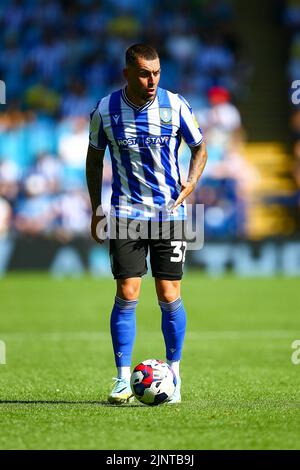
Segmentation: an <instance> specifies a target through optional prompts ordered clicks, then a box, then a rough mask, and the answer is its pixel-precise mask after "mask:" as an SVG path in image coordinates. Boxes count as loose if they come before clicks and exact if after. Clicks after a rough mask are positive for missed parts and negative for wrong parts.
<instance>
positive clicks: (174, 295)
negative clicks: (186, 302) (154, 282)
mask: <svg viewBox="0 0 300 470" xmlns="http://www.w3.org/2000/svg"><path fill="white" fill-rule="evenodd" d="M178 297H179V295H178V292H177V290H175V291H174V290H166V291H162V292H160V293H159V296H158V300H160V301H161V302H174V300H176V299H178Z"/></svg>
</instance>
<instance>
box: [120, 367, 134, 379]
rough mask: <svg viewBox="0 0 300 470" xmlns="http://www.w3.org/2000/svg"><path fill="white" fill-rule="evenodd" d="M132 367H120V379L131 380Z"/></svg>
mask: <svg viewBox="0 0 300 470" xmlns="http://www.w3.org/2000/svg"><path fill="white" fill-rule="evenodd" d="M130 376H131V373H130V366H122V367H118V379H126V380H130Z"/></svg>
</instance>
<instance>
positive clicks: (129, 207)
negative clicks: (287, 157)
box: [86, 44, 207, 404]
mask: <svg viewBox="0 0 300 470" xmlns="http://www.w3.org/2000/svg"><path fill="white" fill-rule="evenodd" d="M124 76H125V79H126V81H127V85H126V86H125V87H124V88H122V89H120V90H118V91H115V92H113V93H111V94H110V95H108V96H106V97H104V98H102V99H101V100H100V101H99V102H98V104H97V106H96V108H95V109H94V110H93V111H92V113H91V121H90V137H89V147H88V152H87V160H86V176H87V184H88V189H89V194H90V199H91V205H92V221H91V233H92V237H93V238H94V239H95V240H96V241H97V242H98V243H102V242H103V237H102V236H101V233H102V232H103V224H102V223H103V222H105V216H103V213H102V212H101V185H102V170H103V158H104V152H105V148H106V146H108V147H109V151H110V156H111V162H112V171H113V181H112V198H111V206H112V209H113V217H112V219H113V220H114V223H115V226H116V233H117V234H119V233H120V227H122V226H123V227H124V224H125V227H127V228H128V227H129V222H130V221H132V220H133V219H134V220H140V221H143V223H145V222H146V224H149V223H151V220H156V222H157V221H158V222H157V223H158V229H157V230H158V232H156V237H152V236H151V233H152V232H151V233H150V234H148V236H147V235H146V238H145V237H143V236H142V234H141V235H140V236H138V237H136V236H131V234H130V231H128V236H126V237H125V238H122V237H118V236H116V237H113V238H112V237H111V238H110V258H111V267H112V272H113V275H114V278H115V279H116V297H115V302H114V306H113V309H112V313H111V320H110V329H111V336H112V344H113V350H114V357H115V364H116V367H117V378H116V379H115V383H114V387H113V390H112V392H111V393H110V395H109V397H108V399H109V401H110V402H111V403H115V404H119V403H126V402H129V401H131V400H132V399H133V395H132V392H131V388H130V366H131V355H132V349H133V345H134V340H135V310H136V306H137V303H138V297H139V292H140V287H141V277H142V276H143V275H144V274H145V273H146V272H147V263H146V257H147V253H148V250H149V251H150V261H151V269H152V275H153V277H154V278H155V287H156V293H157V297H158V303H159V306H160V308H161V313H162V333H163V337H164V341H165V347H166V360H167V362H168V364H169V365H170V366H171V368H172V369H173V371H174V373H175V375H176V377H177V386H176V389H175V392H174V395H173V396H172V397H171V400H170V401H169V403H170V404H173V403H180V401H181V390H180V387H181V380H180V373H179V363H180V359H181V354H182V347H183V342H184V336H185V330H186V313H185V309H184V306H183V302H182V299H181V297H180V283H181V278H182V271H183V263H184V257H185V249H186V241H185V238H184V234H182V235H181V236H180V237H178V233H179V232H176V230H175V229H176V223H177V224H178V223H179V224H181V225H182V224H184V221H185V219H186V209H185V203H184V200H185V199H186V197H187V196H188V195H189V194H190V193H191V192H192V191H193V190H194V189H195V186H196V184H197V181H198V179H199V177H200V176H201V174H202V172H203V169H204V166H205V163H206V160H207V154H206V149H205V143H204V141H203V136H202V133H201V130H200V129H199V126H198V124H197V121H196V119H195V118H194V115H193V112H192V109H191V108H190V106H189V104H188V103H187V101H186V100H185V99H184V98H182V97H181V96H180V95H177V94H174V93H171V92H169V91H167V90H164V89H162V88H159V87H158V83H159V79H160V61H159V56H158V54H157V51H156V50H155V49H154V48H153V47H151V46H149V45H144V44H135V45H133V46H131V47H129V49H127V51H126V67H125V69H124ZM181 138H183V139H184V140H185V142H186V143H187V144H188V145H189V147H190V149H191V160H190V168H189V174H188V178H187V181H186V182H181V179H180V174H179V167H178V148H179V145H180V142H181ZM157 214H160V215H159V217H158V218H157ZM124 221H125V222H124ZM163 223H169V227H170V230H169V236H168V237H165V236H163V229H162V224H163ZM99 227H100V228H99ZM144 228H145V225H144ZM101 229H102V232H101ZM154 232H155V230H154ZM182 232H184V230H182ZM157 234H158V235H157Z"/></svg>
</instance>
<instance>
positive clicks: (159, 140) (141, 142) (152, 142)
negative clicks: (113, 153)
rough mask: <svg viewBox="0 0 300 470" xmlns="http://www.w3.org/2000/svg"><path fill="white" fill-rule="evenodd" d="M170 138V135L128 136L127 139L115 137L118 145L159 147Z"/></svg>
mask: <svg viewBox="0 0 300 470" xmlns="http://www.w3.org/2000/svg"><path fill="white" fill-rule="evenodd" d="M169 140H170V136H168V135H165V136H147V137H144V136H141V137H129V138H128V139H117V144H118V146H119V147H137V146H138V147H140V148H148V147H152V146H154V147H157V146H158V147H161V146H163V145H166V144H167V143H168V142H169Z"/></svg>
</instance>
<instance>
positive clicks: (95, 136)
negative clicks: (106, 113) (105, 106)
mask: <svg viewBox="0 0 300 470" xmlns="http://www.w3.org/2000/svg"><path fill="white" fill-rule="evenodd" d="M89 144H90V145H91V147H94V148H96V149H98V150H104V149H105V147H106V145H107V137H106V134H105V132H104V129H103V122H102V117H101V115H100V113H99V109H98V106H96V108H95V109H93V111H92V112H91V115H90V135H89Z"/></svg>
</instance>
